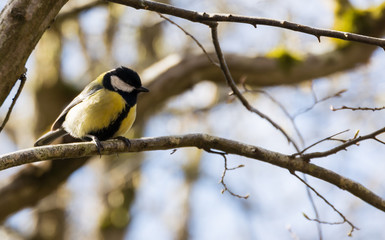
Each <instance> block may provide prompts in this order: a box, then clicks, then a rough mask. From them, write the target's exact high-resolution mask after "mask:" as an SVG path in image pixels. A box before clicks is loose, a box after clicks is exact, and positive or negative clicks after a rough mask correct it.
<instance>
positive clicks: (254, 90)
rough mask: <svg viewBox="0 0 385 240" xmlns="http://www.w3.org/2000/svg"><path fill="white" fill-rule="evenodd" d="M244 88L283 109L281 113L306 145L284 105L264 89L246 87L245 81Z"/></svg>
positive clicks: (302, 143)
mask: <svg viewBox="0 0 385 240" xmlns="http://www.w3.org/2000/svg"><path fill="white" fill-rule="evenodd" d="M242 86H243V88H244V91H245V92H257V93H262V94H264V95H265V96H267V97H268V98H269V99H270V100H271V101H272V102H273V103H275V104H276V105H277V106H278V107H279V108H280V109H281V111H282V112H283V113H284V114H285V116H286V117H287V118H288V119H289V120H290V122H291V124H292V125H293V128H294V131H295V132H296V134H297V136H298V137H299V140H300V142H301V145H304V143H305V141H304V138H303V136H302V134H301V132H300V131H299V128H298V126H297V124H296V123H295V119H294V118H293V117H292V116H291V114H290V113H289V112H288V111H287V109H286V108H285V106H283V104H281V103H280V102H279V101H278V100H276V99H275V98H274V97H273V96H272V95H270V93H268V92H267V91H265V90H263V89H250V88H248V87H247V86H246V83H245V82H244V81H243V82H242Z"/></svg>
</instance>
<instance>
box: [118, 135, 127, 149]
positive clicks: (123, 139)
mask: <svg viewBox="0 0 385 240" xmlns="http://www.w3.org/2000/svg"><path fill="white" fill-rule="evenodd" d="M115 139H119V140H122V141H123V142H124V144H125V145H126V146H127V147H128V148H130V147H131V142H130V139H128V138H125V137H123V136H117V137H115Z"/></svg>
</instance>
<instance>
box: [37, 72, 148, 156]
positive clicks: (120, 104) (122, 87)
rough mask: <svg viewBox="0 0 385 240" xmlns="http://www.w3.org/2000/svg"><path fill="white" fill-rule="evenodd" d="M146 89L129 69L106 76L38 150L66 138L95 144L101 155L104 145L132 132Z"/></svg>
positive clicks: (87, 91)
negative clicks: (142, 93) (139, 103)
mask: <svg viewBox="0 0 385 240" xmlns="http://www.w3.org/2000/svg"><path fill="white" fill-rule="evenodd" d="M148 91H149V90H148V89H147V88H144V87H142V83H141V81H140V77H139V75H138V74H137V73H136V72H135V71H133V70H131V69H129V68H126V67H123V66H122V67H119V68H116V69H113V70H111V71H109V72H105V73H103V74H101V75H100V76H99V77H97V78H96V80H94V81H93V82H91V83H90V84H88V85H87V86H86V87H85V89H84V90H83V91H82V92H81V93H80V94H79V95H78V96H77V97H76V98H75V99H74V100H72V102H71V103H70V104H69V105H68V106H67V107H66V108H65V109H64V110H63V112H62V113H61V114H60V115H59V117H58V118H57V119H56V121H55V122H54V123H53V125H52V127H51V131H49V132H48V133H46V134H44V135H43V136H41V137H40V138H39V139H38V140H37V141H36V142H35V146H42V145H48V144H50V143H51V142H53V141H54V140H55V139H57V138H59V137H62V136H64V135H67V134H69V135H71V136H72V137H73V138H76V139H80V140H83V141H91V140H92V141H93V142H94V143H95V144H96V146H97V148H98V151H99V153H100V149H102V148H103V147H102V145H101V143H100V141H103V140H107V139H110V138H120V139H122V140H124V141H125V143H126V145H129V144H130V142H129V140H128V139H126V138H125V137H124V136H125V134H126V133H127V132H128V130H130V128H131V126H132V124H133V123H134V121H135V117H136V101H137V97H138V94H139V93H141V92H148Z"/></svg>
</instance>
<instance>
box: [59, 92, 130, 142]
mask: <svg viewBox="0 0 385 240" xmlns="http://www.w3.org/2000/svg"><path fill="white" fill-rule="evenodd" d="M125 104H126V102H125V101H124V99H123V98H122V97H121V96H120V95H119V94H118V93H116V92H112V91H108V90H106V89H101V90H99V91H97V92H95V93H94V94H92V95H91V96H89V97H88V98H87V99H85V100H84V101H83V102H81V103H79V104H77V105H76V106H74V107H73V108H71V110H69V111H68V113H67V116H66V118H65V121H64V123H63V127H64V129H65V130H66V131H67V132H68V133H70V134H71V135H72V136H73V137H76V138H83V137H84V136H85V135H86V134H88V133H90V132H94V131H97V130H99V129H103V128H106V127H108V126H109V124H110V123H111V122H112V121H113V120H114V119H116V118H117V116H118V115H119V113H120V112H122V110H123V109H124V107H125ZM134 112H135V111H131V110H130V112H129V113H128V114H129V116H128V117H127V118H126V119H125V120H123V122H122V125H121V127H120V128H119V130H118V132H117V133H116V134H118V133H119V134H121V133H123V132H124V133H126V132H127V131H128V130H129V128H131V126H132V124H133V122H134V120H135V115H136V114H135V113H134ZM116 136H120V135H116Z"/></svg>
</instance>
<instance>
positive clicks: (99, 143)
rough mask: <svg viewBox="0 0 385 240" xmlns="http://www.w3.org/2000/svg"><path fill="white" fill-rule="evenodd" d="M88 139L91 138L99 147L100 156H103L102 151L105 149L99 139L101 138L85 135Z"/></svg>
mask: <svg viewBox="0 0 385 240" xmlns="http://www.w3.org/2000/svg"><path fill="white" fill-rule="evenodd" d="M85 139H86V140H89V139H91V141H92V142H93V143H94V144H95V145H96V148H97V149H98V153H99V156H100V157H102V152H101V150H103V149H104V147H103V145H102V143H101V142H100V141H99V139H98V138H97V137H95V136H93V135H87V136H86V137H85Z"/></svg>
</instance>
